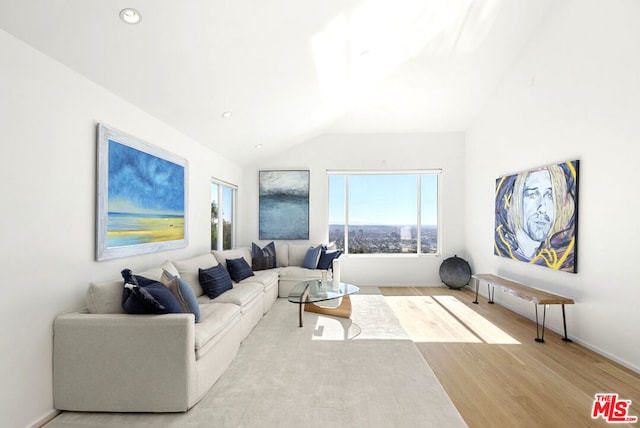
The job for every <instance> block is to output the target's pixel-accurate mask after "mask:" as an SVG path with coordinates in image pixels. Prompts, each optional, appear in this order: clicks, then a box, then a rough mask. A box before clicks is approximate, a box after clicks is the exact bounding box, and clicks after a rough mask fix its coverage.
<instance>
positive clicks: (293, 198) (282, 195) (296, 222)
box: [258, 171, 309, 239]
mask: <svg viewBox="0 0 640 428" xmlns="http://www.w3.org/2000/svg"><path fill="white" fill-rule="evenodd" d="M259 174H260V178H259V191H258V195H259V196H258V198H259V217H260V219H259V222H260V227H259V229H260V230H259V235H260V239H309V171H260V172H259Z"/></svg>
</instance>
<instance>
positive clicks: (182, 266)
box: [173, 253, 218, 296]
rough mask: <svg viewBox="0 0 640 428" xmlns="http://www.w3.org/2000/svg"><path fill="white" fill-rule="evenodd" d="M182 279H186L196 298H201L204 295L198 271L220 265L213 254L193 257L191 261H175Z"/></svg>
mask: <svg viewBox="0 0 640 428" xmlns="http://www.w3.org/2000/svg"><path fill="white" fill-rule="evenodd" d="M173 264H174V265H175V267H176V269H177V270H178V273H179V274H180V278H182V279H184V280H185V281H186V282H187V284H189V285H190V286H191V289H192V290H193V293H194V294H195V295H196V296H201V295H202V294H203V293H204V290H203V289H202V285H200V277H199V272H198V269H208V268H210V267H212V266H215V265H217V264H218V261H217V260H216V258H215V257H214V256H213V254H211V253H206V254H202V255H200V256H196V257H192V258H190V259H184V260H178V261H174V262H173Z"/></svg>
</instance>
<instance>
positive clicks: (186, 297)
mask: <svg viewBox="0 0 640 428" xmlns="http://www.w3.org/2000/svg"><path fill="white" fill-rule="evenodd" d="M164 284H165V285H166V287H167V288H168V289H169V290H170V291H171V293H172V294H173V295H174V297H175V298H176V299H177V300H178V303H180V306H181V307H182V309H183V310H184V312H190V313H192V314H193V315H194V316H195V318H196V322H200V304H198V299H197V297H196V295H195V294H193V290H192V289H191V287H190V286H189V284H187V283H186V281H185V280H184V279H182V278H180V277H177V276H174V277H173V278H171V279H170V280H169V281H167V282H165V283H164Z"/></svg>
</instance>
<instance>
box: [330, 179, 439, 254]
mask: <svg viewBox="0 0 640 428" xmlns="http://www.w3.org/2000/svg"><path fill="white" fill-rule="evenodd" d="M326 173H327V217H326V218H327V226H326V227H327V238H328V237H329V228H330V202H331V199H330V198H331V186H330V180H331V176H336V175H341V176H344V177H345V180H344V186H345V187H344V201H343V204H344V226H345V227H344V255H345V256H347V257H358V258H360V257H363V258H365V257H439V256H440V255H441V254H442V221H441V219H442V200H441V199H442V169H441V168H437V169H408V170H327V171H326ZM356 175H415V176H416V181H417V192H416V197H417V201H416V202H417V210H416V241H417V245H416V249H417V250H416V252H415V253H355V254H354V253H350V252H349V176H356ZM424 175H436V176H437V187H436V191H437V195H436V203H437V206H436V233H437V244H436V250H435V252H434V253H425V252H422V245H421V238H422V224H421V223H422V201H421V199H422V188H421V185H422V176H424Z"/></svg>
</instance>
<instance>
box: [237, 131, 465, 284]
mask: <svg viewBox="0 0 640 428" xmlns="http://www.w3.org/2000/svg"><path fill="white" fill-rule="evenodd" d="M431 168H433V169H435V168H442V176H441V180H442V193H443V195H444V197H443V199H442V201H441V207H440V208H441V213H442V215H441V222H442V230H443V232H442V237H443V238H442V240H443V241H442V255H439V256H432V255H431V256H430V255H424V256H420V257H418V256H413V257H411V256H410V257H401V258H398V257H380V256H350V257H349V256H343V257H342V258H341V260H342V262H341V263H342V266H341V276H342V279H343V280H345V281H348V282H352V283H354V284H359V285H388V286H391V285H439V284H441V282H440V278H439V275H438V269H439V267H440V264H441V263H442V260H443V257H444V258H446V257H451V256H453V255H454V254H457V255H458V256H459V257H464V255H465V252H464V242H463V240H464V212H465V211H464V195H463V193H464V189H463V187H464V176H465V172H464V134H461V133H458V134H455V133H449V134H371V135H365V134H340V135H324V136H321V137H318V138H315V139H312V140H311V141H307V142H305V143H302V144H300V145H298V146H296V147H294V148H293V149H291V150H289V151H287V152H286V153H280V154H278V155H275V156H271V157H265V159H262V160H260V162H259V165H257V166H255V167H253V168H247V169H246V171H245V177H244V183H245V185H244V187H243V188H241V189H240V190H239V200H240V210H239V211H240V212H241V214H242V215H243V218H242V219H241V221H240V224H242V225H243V230H241V231H240V233H239V240H238V244H239V245H241V246H242V245H251V242H252V241H254V240H256V238H257V236H258V171H259V170H260V169H265V170H268V169H284V170H286V169H306V170H309V171H310V196H309V205H310V215H309V216H310V230H309V238H310V239H309V241H308V242H309V243H312V244H317V243H321V242H322V243H326V242H327V240H328V230H327V222H328V220H327V218H328V210H327V201H328V193H327V191H328V188H327V186H328V179H327V174H326V171H327V170H328V169H333V170H335V169H350V170H378V169H379V170H399V169H431ZM303 242H304V241H303ZM261 243H262V244H265V243H268V241H266V242H261Z"/></svg>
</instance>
